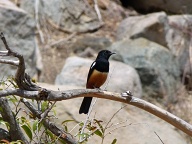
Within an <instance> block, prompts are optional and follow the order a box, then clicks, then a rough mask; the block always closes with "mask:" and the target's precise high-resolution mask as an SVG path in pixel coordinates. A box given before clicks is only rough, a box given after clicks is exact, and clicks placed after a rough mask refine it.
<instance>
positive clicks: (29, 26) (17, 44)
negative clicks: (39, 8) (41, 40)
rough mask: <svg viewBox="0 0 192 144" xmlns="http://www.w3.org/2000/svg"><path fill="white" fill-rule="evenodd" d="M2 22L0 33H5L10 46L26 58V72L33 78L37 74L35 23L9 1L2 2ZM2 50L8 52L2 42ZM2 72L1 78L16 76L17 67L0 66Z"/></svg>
mask: <svg viewBox="0 0 192 144" xmlns="http://www.w3.org/2000/svg"><path fill="white" fill-rule="evenodd" d="M0 21H1V22H0V31H2V32H3V33H4V35H5V37H6V39H7V42H8V45H9V46H10V47H11V48H12V49H13V50H14V51H16V52H18V53H20V54H22V55H23V56H24V59H25V64H26V68H27V71H26V72H27V73H29V74H30V75H31V76H33V75H34V74H35V73H36V55H35V21H34V20H33V19H32V18H31V17H30V16H29V15H28V14H27V13H26V12H25V11H24V10H22V9H20V8H18V7H16V6H15V5H14V4H13V3H11V2H10V1H8V0H1V2H0ZM0 49H1V50H6V49H5V46H4V45H3V43H2V42H0ZM9 59H12V57H11V58H10V57H9ZM0 71H1V74H0V75H1V76H0V77H2V76H7V75H15V67H13V66H10V65H6V64H0Z"/></svg>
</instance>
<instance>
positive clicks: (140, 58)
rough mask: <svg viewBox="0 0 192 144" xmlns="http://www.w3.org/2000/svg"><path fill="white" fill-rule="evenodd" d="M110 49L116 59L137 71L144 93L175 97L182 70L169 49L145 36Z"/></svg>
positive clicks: (120, 42)
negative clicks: (114, 53)
mask: <svg viewBox="0 0 192 144" xmlns="http://www.w3.org/2000/svg"><path fill="white" fill-rule="evenodd" d="M109 49H110V50H111V51H115V52H116V53H117V54H116V55H114V56H113V59H115V60H119V61H122V62H124V63H126V64H128V65H130V66H132V67H134V68H135V69H136V70H137V71H138V73H139V76H140V79H141V82H142V86H143V92H144V95H147V96H153V97H156V98H157V97H161V98H166V99H168V100H171V101H174V100H175V99H174V95H175V92H176V90H177V88H178V87H177V86H178V81H180V77H179V76H180V70H179V63H178V61H177V59H176V58H175V56H174V55H173V54H171V53H170V52H169V51H168V49H166V48H165V47H163V46H161V45H159V44H156V43H154V42H151V41H149V40H147V39H144V38H138V39H135V40H130V39H124V40H122V41H118V42H115V43H114V44H112V45H111V47H110V48H109Z"/></svg>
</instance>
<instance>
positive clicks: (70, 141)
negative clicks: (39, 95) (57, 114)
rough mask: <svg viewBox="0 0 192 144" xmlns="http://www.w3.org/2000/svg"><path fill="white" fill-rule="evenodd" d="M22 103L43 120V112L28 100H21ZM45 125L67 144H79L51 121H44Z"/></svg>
mask: <svg viewBox="0 0 192 144" xmlns="http://www.w3.org/2000/svg"><path fill="white" fill-rule="evenodd" d="M21 102H23V103H24V104H25V106H26V107H27V108H28V109H29V110H30V111H31V112H32V113H33V114H34V115H35V116H36V117H38V118H39V119H42V118H43V117H42V112H41V111H39V110H37V109H36V108H35V107H34V106H33V105H32V104H31V103H29V102H28V101H27V100H26V99H21ZM42 120H43V125H44V126H45V127H46V128H48V129H49V130H50V131H51V132H52V133H53V134H55V135H56V136H58V137H59V138H60V139H62V140H64V141H65V142H66V143H67V144H77V143H78V142H77V141H76V140H75V139H74V138H73V137H72V135H70V134H69V133H66V132H64V131H62V130H61V129H60V128H58V127H57V126H56V125H55V124H54V123H52V122H51V121H50V120H49V119H42Z"/></svg>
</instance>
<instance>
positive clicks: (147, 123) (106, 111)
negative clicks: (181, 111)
mask: <svg viewBox="0 0 192 144" xmlns="http://www.w3.org/2000/svg"><path fill="white" fill-rule="evenodd" d="M40 86H42V87H45V88H48V89H52V90H58V89H59V90H61V91H62V90H68V89H79V88H82V87H76V86H69V85H68V84H67V85H49V84H40ZM81 102H82V98H75V99H70V100H64V101H59V102H57V103H56V107H55V108H54V109H55V111H56V113H57V117H58V119H55V123H56V124H57V125H61V123H62V122H63V121H65V120H70V119H74V120H75V121H77V122H69V123H68V124H67V126H68V130H71V129H73V131H72V132H71V134H72V135H76V134H77V133H78V132H79V124H78V123H79V122H81V121H85V119H86V116H87V115H83V114H81V115H80V114H78V111H79V107H80V105H81ZM121 107H122V104H121V103H119V102H115V101H110V100H104V99H97V103H96V104H95V106H94V109H93V111H92V114H91V117H90V119H97V120H101V121H103V122H101V124H102V125H103V126H105V125H106V123H107V122H108V121H109V120H110V118H111V117H112V116H113V114H114V113H115V112H116V111H117V110H119V109H120V108H121ZM111 124H114V125H116V126H112V127H109V128H108V129H107V130H106V133H109V132H110V131H111V133H110V134H108V135H107V136H106V137H105V138H104V143H107V144H109V143H111V142H112V141H113V139H115V138H116V139H117V143H119V144H125V143H127V142H128V141H129V143H131V144H143V143H147V144H154V143H156V144H161V141H160V139H159V138H158V136H159V137H160V138H161V140H162V141H163V142H164V143H167V144H171V143H174V144H188V141H187V140H188V139H186V137H185V136H186V135H183V133H181V132H178V131H177V130H176V129H175V128H174V127H173V126H171V125H170V124H168V123H166V122H165V121H163V120H161V119H159V118H157V117H155V116H153V115H151V114H149V113H147V112H145V111H143V110H141V109H138V108H136V107H133V106H130V105H127V106H126V107H125V108H123V109H122V110H120V112H118V113H117V115H115V116H114V118H113V119H112V121H111V123H110V125H111ZM75 125H77V127H76V128H74V126H75ZM117 127H119V128H117ZM114 129H115V130H114ZM86 132H87V131H86ZM154 132H156V133H157V135H158V136H157V135H156V134H155V133H154ZM168 135H169V136H168ZM100 142H101V138H100V137H98V136H96V135H94V136H92V137H90V138H89V139H88V143H100Z"/></svg>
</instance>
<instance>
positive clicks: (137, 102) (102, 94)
mask: <svg viewBox="0 0 192 144" xmlns="http://www.w3.org/2000/svg"><path fill="white" fill-rule="evenodd" d="M6 92H7V93H9V94H10V93H11V92H9V90H3V91H0V96H1V95H3V96H6ZM12 94H15V95H18V96H20V97H25V98H29V99H36V100H47V101H61V100H67V99H72V98H78V97H89V96H90V95H91V96H92V97H97V98H103V99H109V100H113V101H118V102H122V103H126V104H130V105H133V106H136V107H138V108H140V109H143V110H145V111H147V112H149V113H151V114H153V115H155V116H157V117H159V118H161V119H163V120H165V121H166V122H168V123H170V124H171V125H173V126H175V127H176V128H178V129H180V130H182V131H183V132H185V133H186V134H188V135H190V136H192V125H190V124H189V123H187V122H185V121H184V120H182V119H180V118H179V117H177V116H175V115H173V114H171V113H169V112H167V111H165V110H163V109H161V108H159V107H157V106H155V105H153V104H151V103H149V102H147V101H144V100H142V99H139V98H136V97H133V96H132V97H127V99H126V98H124V97H122V95H121V94H120V93H113V92H107V91H101V90H97V89H77V90H67V91H49V90H46V91H45V89H42V90H41V91H33V92H32V91H25V90H19V89H17V90H15V91H14V90H12ZM28 95H29V96H28Z"/></svg>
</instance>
